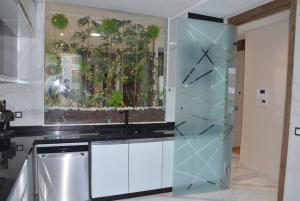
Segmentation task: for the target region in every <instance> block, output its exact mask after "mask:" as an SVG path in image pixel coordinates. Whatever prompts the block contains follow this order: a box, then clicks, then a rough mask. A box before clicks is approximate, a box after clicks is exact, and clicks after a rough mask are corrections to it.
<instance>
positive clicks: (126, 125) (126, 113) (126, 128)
mask: <svg viewBox="0 0 300 201" xmlns="http://www.w3.org/2000/svg"><path fill="white" fill-rule="evenodd" d="M122 113H124V129H123V134H125V135H127V134H128V133H129V130H130V129H129V110H124V111H123V112H122Z"/></svg>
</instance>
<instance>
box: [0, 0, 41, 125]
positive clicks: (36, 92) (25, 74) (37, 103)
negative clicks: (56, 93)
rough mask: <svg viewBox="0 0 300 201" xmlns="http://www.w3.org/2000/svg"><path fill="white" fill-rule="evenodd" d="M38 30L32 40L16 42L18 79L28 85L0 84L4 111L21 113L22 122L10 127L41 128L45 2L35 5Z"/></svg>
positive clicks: (18, 121)
mask: <svg viewBox="0 0 300 201" xmlns="http://www.w3.org/2000/svg"><path fill="white" fill-rule="evenodd" d="M37 2H38V3H37V30H36V33H35V36H34V37H33V38H18V58H17V60H18V72H20V77H19V79H23V80H29V84H0V99H1V100H2V99H5V100H7V108H8V109H11V110H12V111H22V112H23V118H22V119H16V121H14V122H12V125H17V126H25V125H26V126H27V125H43V124H44V71H43V69H44V24H45V14H44V12H45V8H44V6H45V5H44V1H43V0H41V1H37Z"/></svg>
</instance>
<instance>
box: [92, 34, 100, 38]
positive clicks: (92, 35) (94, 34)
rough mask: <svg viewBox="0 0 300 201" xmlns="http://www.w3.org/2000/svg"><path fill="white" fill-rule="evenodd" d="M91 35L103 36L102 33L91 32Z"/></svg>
mask: <svg viewBox="0 0 300 201" xmlns="http://www.w3.org/2000/svg"><path fill="white" fill-rule="evenodd" d="M91 36H95V37H97V36H101V34H99V33H91Z"/></svg>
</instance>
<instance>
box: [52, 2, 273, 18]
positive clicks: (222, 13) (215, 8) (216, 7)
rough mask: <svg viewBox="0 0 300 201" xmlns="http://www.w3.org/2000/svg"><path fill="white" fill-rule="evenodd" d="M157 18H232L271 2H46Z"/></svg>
mask: <svg viewBox="0 0 300 201" xmlns="http://www.w3.org/2000/svg"><path fill="white" fill-rule="evenodd" d="M47 1H51V2H61V3H72V4H77V5H83V6H90V7H95V8H103V9H109V10H117V11H123V12H130V13H138V14H144V15H152V16H158V17H165V18H167V17H173V16H176V15H177V14H178V13H181V12H182V11H186V10H189V8H191V11H192V12H195V13H199V14H204V15H210V16H215V17H222V18H223V17H227V16H232V15H234V14H236V13H239V12H241V11H244V10H247V9H249V8H252V7H255V6H257V5H260V4H263V3H266V2H269V1H271V0H47Z"/></svg>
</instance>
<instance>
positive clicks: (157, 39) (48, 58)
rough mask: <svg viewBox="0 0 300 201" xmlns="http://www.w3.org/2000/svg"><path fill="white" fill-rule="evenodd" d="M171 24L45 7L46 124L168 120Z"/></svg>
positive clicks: (126, 15) (53, 5) (69, 6)
mask: <svg viewBox="0 0 300 201" xmlns="http://www.w3.org/2000/svg"><path fill="white" fill-rule="evenodd" d="M166 30H167V20H166V19H163V18H158V17H151V16H144V15H137V14H130V13H122V12H116V11H109V10H103V9H96V8H90V7H84V6H76V5H72V4H58V3H46V28H45V33H46V34H45V124H85V123H120V122H123V119H124V117H123V116H124V114H122V111H123V110H130V111H131V112H130V116H129V120H130V121H131V122H149V121H150V122H155V121H164V120H165V72H166V71H165V68H166V67H165V63H166V59H165V51H166V48H165V43H166Z"/></svg>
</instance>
